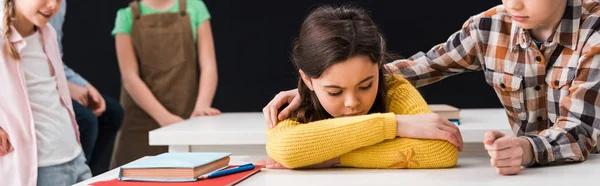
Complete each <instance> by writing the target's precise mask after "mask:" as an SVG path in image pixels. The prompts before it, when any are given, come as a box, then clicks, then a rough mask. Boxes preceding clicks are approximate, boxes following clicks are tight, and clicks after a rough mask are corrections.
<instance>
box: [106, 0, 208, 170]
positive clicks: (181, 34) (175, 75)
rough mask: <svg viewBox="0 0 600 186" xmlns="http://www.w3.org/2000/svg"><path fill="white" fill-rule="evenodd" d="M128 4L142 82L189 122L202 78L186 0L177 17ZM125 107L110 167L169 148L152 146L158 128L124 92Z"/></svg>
mask: <svg viewBox="0 0 600 186" xmlns="http://www.w3.org/2000/svg"><path fill="white" fill-rule="evenodd" d="M129 6H130V7H131V10H132V12H133V24H132V27H131V41H132V43H133V47H134V49H135V53H136V56H137V60H138V68H139V75H140V78H141V79H142V81H144V83H146V85H147V86H148V88H149V89H150V91H151V92H152V94H153V95H154V96H155V97H156V99H158V101H159V102H160V103H161V104H162V105H163V106H164V107H165V108H166V109H167V110H168V111H169V112H171V113H173V114H175V115H178V116H180V117H182V118H184V119H186V118H189V117H190V115H191V113H192V111H193V109H194V106H195V103H196V98H197V96H198V83H199V77H200V76H199V67H198V61H197V57H196V45H195V43H194V38H193V32H192V25H191V22H190V16H189V14H188V13H187V12H186V0H179V12H177V13H157V14H148V15H142V14H141V13H140V8H139V4H138V2H137V1H134V2H132V3H131V4H130V5H129ZM121 104H122V105H123V108H124V110H125V117H124V120H123V126H122V127H121V131H120V133H119V134H118V137H117V144H116V145H115V151H114V154H113V160H112V162H111V166H110V167H111V169H112V168H116V167H119V166H121V165H123V164H126V163H129V162H131V161H133V160H136V159H139V158H141V157H144V156H152V155H157V154H160V153H164V152H167V147H165V146H149V145H148V132H149V131H151V130H154V129H157V128H159V127H160V125H159V124H158V123H157V122H156V121H155V120H154V119H152V117H150V115H148V113H146V112H145V111H144V110H142V109H141V108H140V107H139V106H138V105H137V104H136V103H135V102H134V101H133V99H132V98H131V97H130V96H129V94H128V93H127V91H126V90H125V89H123V88H122V89H121Z"/></svg>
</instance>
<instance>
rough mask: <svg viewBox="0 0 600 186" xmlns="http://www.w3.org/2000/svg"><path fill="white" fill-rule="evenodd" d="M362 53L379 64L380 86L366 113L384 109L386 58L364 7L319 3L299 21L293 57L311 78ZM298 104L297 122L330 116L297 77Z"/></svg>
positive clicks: (296, 63)
mask: <svg viewBox="0 0 600 186" xmlns="http://www.w3.org/2000/svg"><path fill="white" fill-rule="evenodd" d="M359 55H364V56H367V57H369V58H370V59H371V61H373V63H377V64H379V82H378V84H379V86H378V87H379V88H378V90H377V97H376V98H375V102H374V103H373V106H372V107H371V109H370V110H369V113H376V112H385V111H386V110H387V107H386V103H387V98H386V92H387V91H386V90H387V86H386V84H385V81H386V80H385V79H384V73H383V71H384V69H385V68H383V64H384V61H386V56H388V54H387V53H386V46H385V41H384V38H383V36H382V34H381V32H380V30H379V28H378V27H377V25H376V24H375V23H374V22H373V20H372V19H371V17H369V15H368V14H367V13H366V12H365V10H363V9H361V8H358V7H355V6H340V7H332V6H322V7H319V8H317V9H315V10H314V11H312V12H311V13H310V14H309V15H308V17H307V18H306V19H305V20H304V22H303V23H302V27H301V28H300V36H299V37H298V39H297V40H296V41H295V42H294V46H293V51H292V60H293V61H294V64H295V65H296V67H297V68H298V69H299V70H302V71H303V72H304V74H305V75H307V76H308V77H310V78H319V77H320V76H321V75H322V74H323V72H324V71H325V70H326V69H327V68H329V67H330V66H332V65H334V64H337V63H340V62H343V61H345V60H347V59H349V58H352V57H355V56H359ZM298 92H299V93H300V98H301V100H302V101H301V104H300V108H299V109H298V111H296V112H295V113H293V114H292V116H293V117H295V118H296V119H297V120H298V121H300V122H303V123H305V122H311V121H317V120H323V119H327V118H332V116H331V115H330V114H329V113H328V112H327V111H325V109H324V108H323V107H322V106H321V104H320V103H319V100H318V98H317V96H316V94H315V93H314V92H313V91H311V90H310V89H309V88H308V87H307V86H306V84H304V82H303V81H302V78H301V77H299V78H298Z"/></svg>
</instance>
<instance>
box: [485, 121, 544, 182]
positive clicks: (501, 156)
mask: <svg viewBox="0 0 600 186" xmlns="http://www.w3.org/2000/svg"><path fill="white" fill-rule="evenodd" d="M483 143H484V145H485V149H486V150H487V151H488V154H489V155H490V158H491V159H490V164H491V165H492V166H494V167H496V171H497V172H498V174H501V175H514V174H518V173H519V172H520V171H521V166H522V165H527V164H529V163H530V162H531V161H533V149H532V147H531V144H530V143H529V140H527V139H525V138H519V137H515V136H507V135H505V134H503V133H501V132H499V131H488V132H487V133H486V134H485V137H484V139H483Z"/></svg>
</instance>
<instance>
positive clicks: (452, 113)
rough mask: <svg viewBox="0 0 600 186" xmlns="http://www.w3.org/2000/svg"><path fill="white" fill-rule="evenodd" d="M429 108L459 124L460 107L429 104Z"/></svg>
mask: <svg viewBox="0 0 600 186" xmlns="http://www.w3.org/2000/svg"><path fill="white" fill-rule="evenodd" d="M429 109H431V111H433V112H434V113H436V114H438V115H440V116H442V117H444V118H446V119H448V120H450V122H452V123H454V124H456V125H460V109H458V108H456V107H453V106H450V105H445V104H430V105H429Z"/></svg>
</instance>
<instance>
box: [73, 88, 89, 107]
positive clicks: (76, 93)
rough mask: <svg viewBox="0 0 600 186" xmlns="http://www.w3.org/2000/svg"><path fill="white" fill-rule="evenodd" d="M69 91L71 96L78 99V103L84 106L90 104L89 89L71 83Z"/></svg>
mask: <svg viewBox="0 0 600 186" xmlns="http://www.w3.org/2000/svg"><path fill="white" fill-rule="evenodd" d="M69 93H70V94H71V98H73V99H74V100H75V101H77V103H79V104H81V105H83V106H84V107H87V106H88V100H89V99H88V97H89V89H87V88H86V87H82V86H79V85H76V84H73V83H69Z"/></svg>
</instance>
